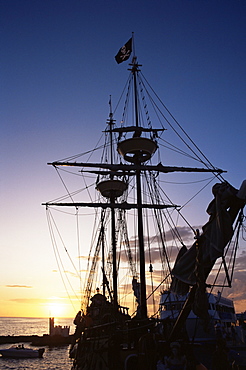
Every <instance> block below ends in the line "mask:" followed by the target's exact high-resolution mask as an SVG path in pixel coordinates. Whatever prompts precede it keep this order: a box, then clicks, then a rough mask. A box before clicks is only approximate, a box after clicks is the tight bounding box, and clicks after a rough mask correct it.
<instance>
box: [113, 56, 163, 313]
mask: <svg viewBox="0 0 246 370" xmlns="http://www.w3.org/2000/svg"><path fill="white" fill-rule="evenodd" d="M130 66H131V67H132V68H131V69H130V71H131V72H132V75H133V91H134V109H135V130H134V129H133V131H135V132H134V134H133V137H132V138H130V139H127V140H124V141H122V142H120V143H119V144H118V151H119V153H120V154H121V155H122V156H123V157H124V159H125V160H126V161H128V162H131V163H133V164H134V165H135V166H136V170H135V176H136V195H137V206H138V207H137V215H138V221H137V222H138V223H137V231H138V250H139V269H140V318H141V319H146V318H147V301H146V278H145V252H144V235H143V204H142V184H141V167H140V165H141V164H142V163H143V162H145V161H147V160H149V159H150V158H151V156H152V154H154V152H155V151H156V149H157V145H156V143H155V142H154V141H152V140H150V139H147V138H143V137H141V134H142V128H141V127H140V125H139V106H138V89H137V73H138V71H139V66H140V65H139V64H138V63H137V59H136V57H135V56H134V57H133V59H132V63H131V64H130Z"/></svg>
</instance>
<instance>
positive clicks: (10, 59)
mask: <svg viewBox="0 0 246 370" xmlns="http://www.w3.org/2000/svg"><path fill="white" fill-rule="evenodd" d="M0 22H1V41H0V43H1V44H0V45H1V63H0V69H1V70H0V78H1V89H0V101H1V110H0V122H1V138H0V141H1V179H0V199H1V212H0V223H1V251H2V252H1V253H2V257H1V262H0V271H1V273H0V274H1V286H0V289H1V291H2V292H1V297H3V298H2V299H3V302H2V306H3V307H5V306H6V310H10V311H11V315H13V316H18V314H17V313H16V315H15V313H14V312H15V308H14V304H15V299H17V298H18V297H20V298H19V299H22V298H23V297H24V298H23V299H26V303H28V300H29V303H30V304H31V302H33V307H34V302H35V301H34V298H35V299H36V298H38V297H39V296H40V295H41V296H42V297H44V296H45V294H48V295H50V296H52V295H56V294H58V295H59V291H60V292H62V288H61V287H59V289H57V286H58V282H57V285H56V287H54V288H53V290H52V287H50V291H49V292H48V293H47V292H46V293H45V290H43V291H42V289H43V288H42V284H41V282H40V277H41V274H43V275H42V277H43V278H44V276H45V281H46V284H49V281H50V280H51V279H54V278H53V277H52V273H51V272H50V271H52V269H54V268H55V267H54V266H55V261H53V260H52V257H51V255H52V250H51V249H50V245H49V244H50V243H49V235H48V231H47V225H46V218H45V211H44V209H43V207H42V206H41V203H42V202H45V201H47V200H49V199H52V198H55V197H56V194H57V178H56V176H55V174H54V173H53V171H52V169H51V168H50V167H48V166H47V165H46V163H47V162H50V161H53V160H56V159H59V158H64V157H67V156H69V155H73V154H76V153H79V152H83V151H86V150H88V149H90V148H91V147H93V145H94V144H95V143H96V141H97V138H98V137H99V136H100V133H101V131H102V130H103V129H104V126H105V121H106V119H107V116H108V99H109V95H110V94H112V99H113V102H114V99H115V101H116V100H117V99H118V96H119V94H120V93H121V91H122V87H123V85H124V84H125V81H126V79H127V76H128V72H127V67H128V66H127V64H126V63H123V64H121V65H117V64H116V62H115V60H114V55H115V54H116V53H117V51H118V49H119V48H120V47H121V46H122V44H124V43H125V42H126V41H127V40H128V39H129V38H130V37H131V33H132V32H134V35H135V46H136V54H137V56H138V60H139V62H140V63H142V64H143V68H142V71H143V73H144V75H145V76H146V77H147V79H148V81H149V82H150V84H151V85H152V86H154V87H155V90H156V92H157V93H158V95H159V96H161V98H162V100H163V101H164V103H165V104H166V105H167V107H168V108H169V109H170V110H171V112H172V113H173V114H174V115H175V117H176V118H177V119H178V120H179V122H180V123H181V124H182V125H183V126H184V127H185V129H186V130H187V132H188V133H189V134H190V135H191V137H192V138H193V140H194V141H195V142H196V143H197V145H198V146H199V147H201V149H202V151H203V152H204V153H206V155H207V156H208V158H209V159H210V160H211V162H212V163H213V164H214V165H215V166H217V167H221V168H223V169H225V170H227V171H228V173H227V174H226V175H225V178H226V179H227V180H228V181H229V182H230V183H232V185H234V186H235V187H238V186H240V183H241V181H242V180H243V179H244V178H245V137H246V128H245V118H246V106H245V98H246V69H245V58H246V42H245V37H246V1H245V0H231V1H229V0H223V1H222V0H207V1H205V0H204V1H201V0H182V1H181V0H172V1H171V0H161V1H157V0H152V1H150V0H145V1H144V2H143V1H138V0H137V1H134V2H132V1H128V0H126V1H124V3H123V2H122V1H117V0H114V1H113V0H108V1H107V0H105V1H102V0H94V1H82V0H80V1H77V0H69V1H68V0H67V1H66V0H56V1H54V0H42V1H41V0H40V1H39V0H32V1H31V0H30V1H28V0H19V1H17V0H8V1H0ZM96 133H97V134H96ZM37 261H38V262H37ZM58 279H59V277H57V281H58ZM16 284H17V285H18V284H19V285H21V286H23V288H20V289H19V290H18V292H17V291H16V289H17V288H13V289H11V288H10V289H7V288H6V285H16ZM24 287H30V288H28V289H25V288H24ZM27 290H28V293H26V292H27ZM61 294H62V293H61ZM15 297H17V298H15ZM32 299H33V301H32ZM11 300H12V301H11ZM23 304H24V303H22V305H21V303H20V306H18V312H21V313H22V314H23V312H24V308H25V309H26V310H27V306H23ZM7 307H9V308H7ZM10 307H11V308H10ZM15 307H16V306H15ZM28 307H29V306H28ZM6 310H5V311H3V313H2V314H3V315H6V312H7V311H6ZM10 311H9V312H10ZM38 315H40V312H39V314H38Z"/></svg>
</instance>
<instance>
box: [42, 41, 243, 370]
mask: <svg viewBox="0 0 246 370" xmlns="http://www.w3.org/2000/svg"><path fill="white" fill-rule="evenodd" d="M132 54H133V57H132V60H131V63H130V64H129V67H130V68H129V72H130V73H129V78H128V81H127V84H126V86H125V89H124V92H123V94H122V95H121V98H120V100H119V103H118V104H117V109H116V110H114V111H113V107H112V102H111V99H110V102H109V106H110V109H109V118H108V120H107V126H106V129H105V130H104V132H103V133H104V137H105V141H104V143H103V145H101V144H98V146H97V147H96V148H95V149H93V151H90V152H87V153H85V154H84V157H83V158H85V157H86V156H87V158H86V159H82V160H81V158H79V156H74V157H71V158H67V159H66V160H61V161H55V162H52V163H49V164H50V165H52V166H53V167H54V168H55V169H56V170H57V171H59V173H62V172H61V171H62V170H63V171H64V169H66V174H67V172H68V173H69V175H71V174H72V171H73V170H75V173H76V175H79V176H77V177H79V179H80V181H81V179H82V180H83V184H84V186H83V188H82V189H79V191H77V190H76V191H74V192H70V191H68V187H67V185H66V191H67V197H68V198H69V200H67V199H66V197H65V198H63V199H62V200H56V201H50V202H47V203H45V205H46V209H47V215H48V220H49V226H50V229H51V230H52V231H51V235H52V239H53V240H54V239H55V231H54V229H56V226H54V218H53V214H52V211H53V210H54V209H55V210H58V209H59V210H60V209H62V211H63V212H62V213H63V214H65V213H66V214H69V215H70V216H71V215H72V217H75V218H76V225H78V224H79V221H80V220H81V219H83V222H82V223H83V224H84V227H83V226H82V228H81V232H82V233H84V234H83V235H85V234H86V233H88V228H89V226H91V225H92V222H89V223H88V224H86V220H87V219H88V218H89V217H90V216H93V218H94V219H95V222H94V223H93V237H92V239H91V243H90V249H89V258H88V264H87V268H86V270H87V272H86V273H87V276H86V278H84V279H83V281H82V280H81V281H82V282H84V286H83V287H81V290H82V302H81V307H80V311H79V313H78V314H77V316H76V318H75V324H76V331H75V336H74V342H73V345H72V348H71V351H70V357H71V358H73V361H74V362H73V369H74V370H75V369H76V370H89V369H93V370H97V369H103V370H108V369H119V370H120V369H122V370H123V369H126V370H129V369H133V368H134V369H154V368H156V364H157V361H158V358H161V357H162V356H163V353H164V351H165V347H166V345H168V344H169V343H171V342H172V341H174V340H175V341H177V340H179V341H183V343H186V342H187V340H188V339H187V336H186V335H185V332H184V323H185V321H186V318H187V317H188V315H189V312H190V310H191V308H192V309H193V310H195V312H196V313H197V315H199V316H200V317H202V318H203V319H204V320H209V317H208V314H207V310H206V307H207V300H206V292H207V291H208V289H209V287H211V283H209V284H208V279H209V278H210V275H211V273H212V269H213V266H214V265H215V264H217V261H221V263H222V270H223V272H224V274H225V275H226V277H227V284H229V285H230V284H231V280H232V275H230V267H232V263H231V262H230V261H233V260H235V253H236V249H237V245H238V244H237V243H238V242H237V239H238V235H239V234H238V230H239V228H240V227H241V225H242V222H243V206H244V204H245V194H246V189H245V187H246V184H245V182H244V183H243V184H242V186H241V189H240V190H239V191H238V190H237V189H235V188H234V187H233V186H231V185H230V184H229V183H227V182H226V181H225V180H224V178H223V172H224V171H223V170H221V169H218V168H216V167H214V166H213V165H212V164H211V163H210V162H209V160H208V159H207V157H206V156H205V155H203V153H202V152H201V151H200V150H199V149H198V148H197V146H196V145H195V144H194V142H193V141H192V140H191V138H190V137H189V136H188V135H187V134H186V133H185V131H184V129H183V128H182V127H181V125H180V124H179V123H178V121H177V120H176V119H175V118H174V116H173V115H172V114H171V113H170V111H169V110H168V109H167V108H166V107H165V105H164V104H163V103H162V102H161V100H160V99H159V97H158V96H157V95H156V94H155V93H154V90H153V89H152V88H151V86H150V85H149V84H148V82H147V80H146V79H145V77H144V76H143V74H142V72H141V65H140V64H139V63H138V61H137V57H136V55H135V52H134V50H133V52H132V39H130V40H129V41H128V42H127V43H126V44H125V45H124V47H123V48H121V49H120V50H119V52H118V54H117V56H116V61H117V62H118V63H121V62H123V61H126V60H127V59H129V58H130V55H132ZM123 96H124V99H123V98H122V97H123ZM121 104H122V105H123V107H122V112H123V113H122V115H121V116H120V118H119V120H118V121H117V120H116V118H115V117H116V115H117V114H118V113H117V112H118V110H119V107H120V106H121ZM152 116H154V117H155V121H154V125H153V123H152V122H153V121H152ZM118 122H119V123H118ZM99 149H100V150H101V156H100V157H99V155H98V152H99ZM162 154H164V157H163V158H164V159H162ZM92 155H95V157H96V160H95V161H94V162H92V161H91V157H92ZM190 162H192V163H193V164H192V165H189V163H190ZM194 163H195V166H194ZM60 176H62V175H60ZM179 176H182V182H185V183H186V185H185V186H186V187H187V186H188V185H187V184H188V183H189V184H192V194H191V195H188V193H187V192H186V190H184V191H183V190H181V188H180V190H178V192H177V194H178V201H177V202H175V201H173V200H172V198H173V197H174V187H176V188H177V184H178V183H179V182H180V180H178V178H179ZM188 177H189V180H188ZM211 183H216V184H215V185H214V186H213V194H214V200H212V202H211V203H210V206H209V208H208V213H209V220H208V222H207V223H206V224H205V225H204V226H203V227H202V228H201V230H199V229H198V227H197V226H196V227H194V226H192V224H191V223H190V222H189V221H187V218H186V215H185V209H186V207H185V206H187V204H189V205H190V204H191V203H190V202H191V201H194V199H195V201H196V202H198V201H197V200H196V197H195V196H194V194H196V195H200V190H198V187H200V185H201V184H202V188H203V189H207V186H206V185H208V184H211ZM180 186H181V185H180ZM185 186H184V187H185ZM168 190H170V193H171V194H168ZM83 194H84V195H83ZM182 197H183V198H186V199H185V202H184V203H181V198H182ZM187 197H189V198H188V199H187ZM71 209H74V212H72V213H71V211H70V210H71ZM191 209H192V208H191ZM64 210H66V212H65V211H64ZM193 219H194V218H193ZM85 224H86V225H87V226H85ZM55 225H56V224H55ZM58 235H59V237H60V233H59V234H58ZM234 237H236V240H235V239H233V238H234ZM81 239H82V237H81V236H80V240H81ZM85 241H87V239H86V237H85V236H84V237H83V243H85ZM191 244H193V245H192V246H191V247H190V245H191ZM179 250H180V251H179ZM178 251H179V252H178ZM176 257H177V259H176V262H175V263H174V261H175V258H176ZM228 261H229V262H228ZM216 268H217V270H218V266H217V267H216ZM76 273H77V274H78V275H79V276H80V271H78V270H76ZM212 277H214V275H213V273H212ZM167 290H168V291H172V292H174V293H175V294H181V293H184V292H185V294H187V293H188V294H187V297H188V298H187V302H186V304H185V306H184V307H183V309H182V310H181V312H180V315H179V317H178V318H177V320H176V322H175V323H172V326H171V328H170V330H169V331H168V332H165V330H163V321H162V320H160V317H159V313H158V303H157V302H158V300H159V295H160V294H161V292H163V291H167ZM194 307H195V308H194ZM186 344H187V343H186ZM192 361H193V365H194V363H195V362H194V361H195V360H194V357H192V356H191V358H190V362H191V363H192Z"/></svg>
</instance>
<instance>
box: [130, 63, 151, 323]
mask: <svg viewBox="0 0 246 370" xmlns="http://www.w3.org/2000/svg"><path fill="white" fill-rule="evenodd" d="M131 70H132V74H133V82H134V104H135V125H136V127H139V109H138V96H137V76H136V74H137V71H138V64H137V62H136V58H135V57H134V58H133V65H132V69H131ZM135 157H136V158H135V159H136V161H135V164H136V165H139V164H140V161H139V158H138V156H135ZM136 185H137V204H138V205H140V206H141V205H142V193H141V191H142V189H141V188H142V187H141V171H140V170H136ZM137 214H138V243H139V268H140V314H141V318H143V319H144V318H147V302H146V279H145V254H144V236H143V209H142V207H139V208H138V210H137Z"/></svg>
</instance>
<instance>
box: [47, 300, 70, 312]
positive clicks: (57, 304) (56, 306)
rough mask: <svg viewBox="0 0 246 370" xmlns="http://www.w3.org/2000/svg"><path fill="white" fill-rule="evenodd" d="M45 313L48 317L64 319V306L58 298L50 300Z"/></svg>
mask: <svg viewBox="0 0 246 370" xmlns="http://www.w3.org/2000/svg"><path fill="white" fill-rule="evenodd" d="M47 311H48V313H49V316H50V317H64V316H66V315H65V311H66V309H65V305H64V303H62V302H61V299H59V298H51V299H50V302H48V304H47Z"/></svg>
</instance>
